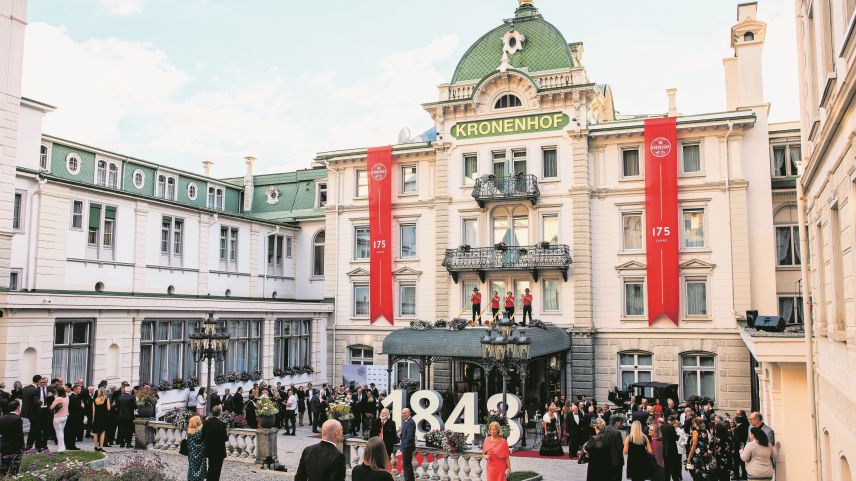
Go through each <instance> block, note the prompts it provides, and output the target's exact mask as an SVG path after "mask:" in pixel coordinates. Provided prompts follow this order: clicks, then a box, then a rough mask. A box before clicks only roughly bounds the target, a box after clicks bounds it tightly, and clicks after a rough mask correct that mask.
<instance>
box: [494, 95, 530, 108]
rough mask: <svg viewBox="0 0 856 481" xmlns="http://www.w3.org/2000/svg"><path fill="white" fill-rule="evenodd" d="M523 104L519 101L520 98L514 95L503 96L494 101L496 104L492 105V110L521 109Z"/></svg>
mask: <svg viewBox="0 0 856 481" xmlns="http://www.w3.org/2000/svg"><path fill="white" fill-rule="evenodd" d="M522 106H523V102H521V101H520V98H519V97H518V96H516V95H514V94H505V95H503V96H502V97H500V98H498V99H496V104H494V106H493V108H495V109H507V108H511V107H522Z"/></svg>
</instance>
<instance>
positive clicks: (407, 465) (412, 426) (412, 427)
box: [398, 408, 416, 481]
mask: <svg viewBox="0 0 856 481" xmlns="http://www.w3.org/2000/svg"><path fill="white" fill-rule="evenodd" d="M401 422H402V425H401V434H400V435H399V436H398V437H399V439H401V464H402V466H403V471H404V481H414V479H415V478H414V476H413V451H415V450H416V423H415V422H414V421H413V419H411V418H410V409H407V408H404V409H402V410H401Z"/></svg>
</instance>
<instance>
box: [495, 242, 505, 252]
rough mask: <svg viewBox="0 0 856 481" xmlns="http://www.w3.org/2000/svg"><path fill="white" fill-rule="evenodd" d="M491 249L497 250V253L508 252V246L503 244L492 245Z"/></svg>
mask: <svg viewBox="0 0 856 481" xmlns="http://www.w3.org/2000/svg"><path fill="white" fill-rule="evenodd" d="M493 248H494V249H496V250H498V251H499V252H505V251H507V250H508V244H506V243H505V242H497V243H496V244H494V245H493Z"/></svg>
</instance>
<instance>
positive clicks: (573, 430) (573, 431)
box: [565, 404, 584, 458]
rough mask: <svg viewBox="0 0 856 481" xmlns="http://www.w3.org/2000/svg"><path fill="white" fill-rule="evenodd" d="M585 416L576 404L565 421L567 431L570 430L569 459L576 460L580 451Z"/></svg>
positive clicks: (572, 406) (572, 405)
mask: <svg viewBox="0 0 856 481" xmlns="http://www.w3.org/2000/svg"><path fill="white" fill-rule="evenodd" d="M583 418H584V416H583V415H582V413H580V408H579V407H577V405H576V404H571V413H570V414H568V416H567V419H566V420H565V429H567V430H568V457H571V458H576V457H577V453H578V452H579V450H580V438H581V433H580V431H581V430H582V423H583Z"/></svg>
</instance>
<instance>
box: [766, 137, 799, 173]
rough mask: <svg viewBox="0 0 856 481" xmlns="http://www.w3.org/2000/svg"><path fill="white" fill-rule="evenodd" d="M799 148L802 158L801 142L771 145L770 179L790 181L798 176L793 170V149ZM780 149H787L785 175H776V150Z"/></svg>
mask: <svg viewBox="0 0 856 481" xmlns="http://www.w3.org/2000/svg"><path fill="white" fill-rule="evenodd" d="M794 146H797V147H799V148H800V156H802V145H800V143H799V142H777V143H775V144H772V145H770V177H772V178H773V179H790V178H793V177H796V176H797V172H793V171H792V170H791V147H794ZM779 147H784V148H785V172H786V173H785V175H776V166H775V163H774V162H776V154H775V150H776V149H777V148H779Z"/></svg>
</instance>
